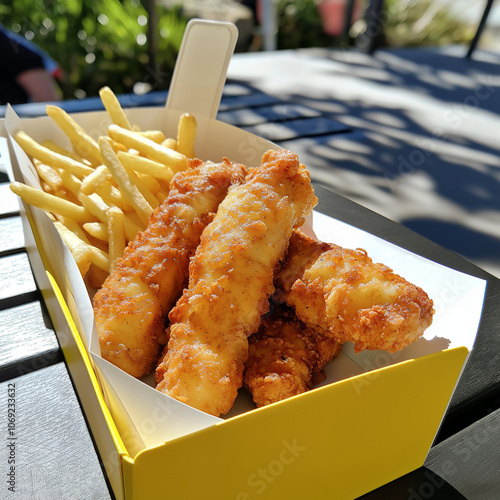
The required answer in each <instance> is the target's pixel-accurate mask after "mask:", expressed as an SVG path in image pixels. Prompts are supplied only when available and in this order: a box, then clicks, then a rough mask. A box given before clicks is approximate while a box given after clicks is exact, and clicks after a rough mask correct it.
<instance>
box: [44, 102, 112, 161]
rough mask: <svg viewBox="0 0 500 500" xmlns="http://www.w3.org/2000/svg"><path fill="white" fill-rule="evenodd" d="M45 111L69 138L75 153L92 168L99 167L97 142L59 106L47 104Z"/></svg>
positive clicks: (99, 157)
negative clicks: (92, 166) (88, 162)
mask: <svg viewBox="0 0 500 500" xmlns="http://www.w3.org/2000/svg"><path fill="white" fill-rule="evenodd" d="M46 110H47V115H49V116H50V117H51V118H52V119H53V120H54V121H55V122H56V123H57V125H58V126H59V128H60V129H61V130H62V131H63V132H64V133H65V134H66V135H67V136H68V137H69V140H70V141H71V144H73V148H75V151H76V152H77V153H78V154H79V155H80V156H82V157H83V158H86V159H87V160H89V161H90V162H91V163H92V164H93V165H94V166H98V165H101V163H102V161H101V155H100V151H99V145H98V144H97V142H96V141H95V140H94V139H92V137H90V135H88V134H87V133H86V132H85V130H83V128H82V127H80V125H78V123H76V121H75V120H74V119H73V118H72V117H71V116H70V115H69V114H68V113H66V111H64V109H62V108H60V107H59V106H54V105H52V104H47V106H46Z"/></svg>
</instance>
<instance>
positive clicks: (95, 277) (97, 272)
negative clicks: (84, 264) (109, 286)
mask: <svg viewBox="0 0 500 500" xmlns="http://www.w3.org/2000/svg"><path fill="white" fill-rule="evenodd" d="M108 276H109V273H108V272H107V271H103V270H102V269H100V268H99V267H97V266H96V265H95V264H93V263H92V264H90V269H89V271H88V273H87V276H86V277H85V278H86V280H87V283H88V285H89V286H90V287H92V288H95V289H98V288H101V286H102V284H103V283H104V281H105V280H106V278H107V277H108Z"/></svg>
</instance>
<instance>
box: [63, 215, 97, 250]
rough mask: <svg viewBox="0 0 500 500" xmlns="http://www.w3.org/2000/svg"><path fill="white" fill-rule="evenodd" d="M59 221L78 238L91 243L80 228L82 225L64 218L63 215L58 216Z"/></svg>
mask: <svg viewBox="0 0 500 500" xmlns="http://www.w3.org/2000/svg"><path fill="white" fill-rule="evenodd" d="M56 218H57V220H58V221H59V222H60V223H61V224H64V225H65V226H66V227H67V228H68V229H69V230H70V231H72V232H73V233H75V234H76V235H77V236H78V238H80V239H81V240H83V241H84V242H85V243H89V244H90V241H89V240H88V238H87V235H86V234H85V232H84V231H83V229H82V228H81V227H80V224H78V222H75V221H74V220H73V219H68V218H67V217H63V216H62V215H56ZM85 224H96V223H95V222H93V223H92V222H88V223H87V222H86V223H84V225H85Z"/></svg>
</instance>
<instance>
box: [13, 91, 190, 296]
mask: <svg viewBox="0 0 500 500" xmlns="http://www.w3.org/2000/svg"><path fill="white" fill-rule="evenodd" d="M99 95H100V98H101V100H102V102H103V104H104V107H105V109H106V111H107V113H108V115H109V117H110V119H111V122H112V123H111V125H110V126H109V127H108V129H107V134H106V135H102V136H100V137H98V138H97V140H95V139H94V138H92V137H91V136H90V135H88V134H87V133H86V132H85V130H83V128H82V127H81V126H80V125H79V124H78V123H77V122H76V121H75V120H74V119H73V118H72V117H71V116H70V115H69V114H68V113H66V112H65V111H64V110H63V109H61V108H60V107H58V106H53V105H47V115H48V116H49V117H50V118H51V119H52V120H54V122H55V123H56V124H57V125H58V126H59V127H60V128H61V129H62V131H63V132H64V133H65V134H66V136H67V137H68V138H69V140H70V141H71V144H72V151H68V150H66V149H64V148H62V147H60V146H59V145H57V144H55V143H54V142H53V141H50V140H46V141H43V142H42V143H38V142H37V141H35V140H34V139H33V138H31V137H30V136H29V135H28V134H26V133H25V132H23V131H18V132H17V133H16V134H15V136H14V138H15V140H16V141H17V143H18V144H19V145H20V146H21V148H22V149H23V150H24V152H25V153H26V154H27V155H28V156H29V157H30V158H31V160H32V162H33V165H34V167H35V168H36V170H37V172H38V175H39V179H40V185H41V187H42V189H37V188H33V187H31V186H28V185H26V184H23V183H20V182H13V183H12V184H11V185H10V188H11V190H12V191H13V192H14V193H16V194H17V195H18V196H19V197H21V198H22V199H23V200H24V201H25V202H26V203H28V204H30V205H33V206H35V207H38V208H40V209H42V210H44V211H45V212H47V213H48V215H49V216H50V217H51V218H52V220H53V221H54V224H55V226H56V228H57V230H58V231H59V233H60V235H61V237H62V238H63V240H64V241H65V243H66V245H67V246H68V248H69V250H70V251H71V253H72V255H73V256H74V258H75V260H76V263H77V265H78V268H79V270H80V273H81V275H82V277H84V278H85V279H87V281H88V284H89V285H90V286H92V287H95V288H99V287H100V286H101V285H102V283H103V282H104V280H105V279H106V277H107V276H108V274H109V273H110V272H112V271H113V269H114V267H115V264H116V261H117V259H118V258H120V257H121V256H122V255H123V252H124V249H125V247H126V245H127V243H128V242H129V241H131V240H133V239H134V238H135V236H136V235H137V233H138V232H139V231H142V230H144V229H145V227H146V225H147V224H148V220H149V217H150V215H151V214H152V212H153V210H154V209H155V208H156V207H158V206H159V204H160V203H161V202H162V201H163V200H164V199H165V198H166V196H167V194H168V191H169V183H170V180H171V179H172V177H173V176H174V175H175V174H176V173H177V172H180V171H182V170H184V169H185V168H187V165H188V158H194V156H195V152H194V144H195V138H196V119H195V118H194V117H193V116H192V115H189V114H184V115H182V116H181V117H180V119H179V123H178V130H177V137H176V138H172V137H165V135H164V134H163V132H161V131H159V130H146V131H141V130H140V129H139V127H137V126H136V125H132V124H130V122H129V120H128V118H127V116H126V114H125V112H124V110H123V109H122V107H121V105H120V103H119V101H118V99H117V97H116V95H115V94H114V93H113V92H112V90H111V89H110V88H109V87H103V88H102V89H101V90H100V92H99Z"/></svg>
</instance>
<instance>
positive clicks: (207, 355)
mask: <svg viewBox="0 0 500 500" xmlns="http://www.w3.org/2000/svg"><path fill="white" fill-rule="evenodd" d="M316 202H317V198H316V197H315V196H314V192H313V189H312V186H311V183H310V177H309V173H308V172H307V170H306V169H305V167H304V166H303V165H301V164H300V163H299V161H298V158H297V156H296V155H294V154H293V153H291V152H289V151H279V152H274V151H268V152H267V153H265V154H264V156H263V158H262V163H261V165H260V166H259V167H257V168H255V169H253V170H252V171H251V172H250V173H249V174H248V176H247V178H246V181H245V183H243V184H241V185H238V186H234V187H232V188H231V189H230V190H229V193H228V195H227V197H226V198H225V200H224V201H223V202H222V203H221V204H220V206H219V210H218V211H217V214H216V216H215V218H214V220H213V221H212V222H211V223H210V224H209V225H208V226H207V227H206V229H205V230H204V232H203V234H202V237H201V242H200V245H199V247H198V249H197V250H196V253H195V255H194V257H193V259H192V261H191V263H190V267H189V287H188V289H186V290H185V291H184V293H183V295H182V297H181V298H180V299H179V301H178V302H177V304H176V306H175V308H174V309H173V310H172V311H171V312H170V314H169V319H170V321H171V325H170V329H169V335H170V339H169V342H168V348H167V349H166V353H165V355H164V357H163V360H162V361H161V362H160V364H159V365H158V367H157V370H156V383H157V389H158V390H160V391H162V392H164V393H166V394H168V395H169V396H171V397H173V398H175V399H177V400H179V401H182V402H184V403H186V404H188V405H191V406H193V407H195V408H197V409H199V410H202V411H205V412H207V413H210V414H212V415H216V416H219V415H222V414H225V413H227V412H228V411H229V410H230V408H231V406H232V405H233V402H234V400H235V398H236V396H237V391H238V389H239V388H240V387H241V385H242V379H243V368H244V363H245V361H246V359H247V356H248V339H247V337H248V336H249V335H250V334H252V333H254V332H255V331H257V329H258V327H259V324H260V317H261V316H262V315H263V314H264V313H266V312H267V311H268V309H269V301H268V299H269V297H270V296H271V294H272V293H273V291H274V287H273V275H274V271H275V269H276V267H277V266H278V264H279V262H280V260H281V259H282V258H283V256H284V254H285V251H286V249H287V246H288V241H289V239H290V236H291V234H292V229H293V228H294V227H298V226H300V225H301V224H302V222H303V219H304V217H305V216H306V215H308V214H309V213H310V212H311V211H312V208H313V207H314V205H315V204H316Z"/></svg>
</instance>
